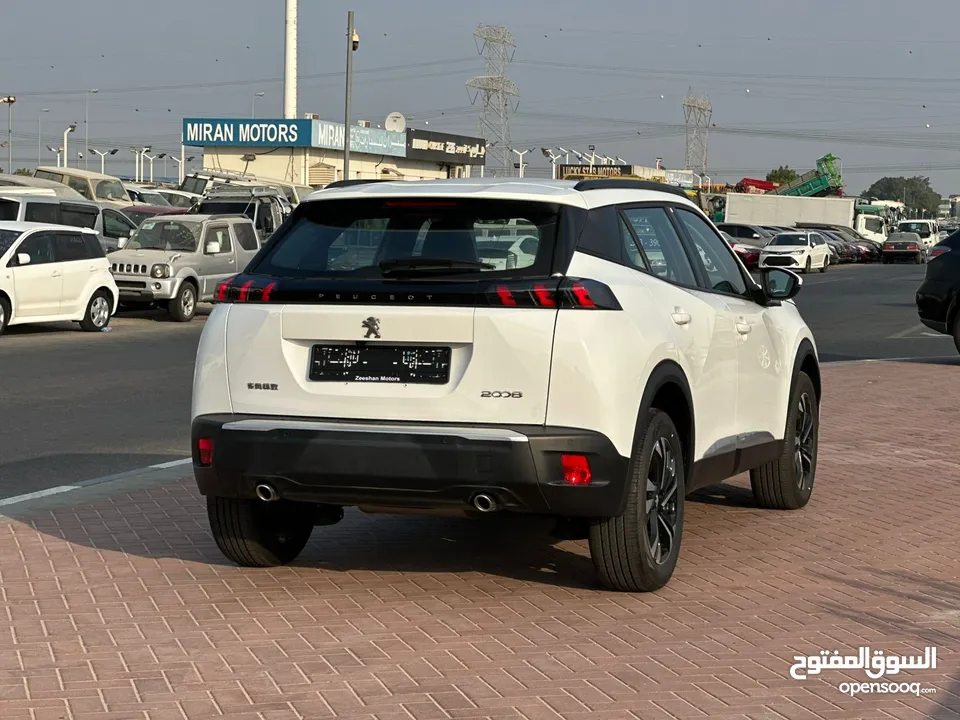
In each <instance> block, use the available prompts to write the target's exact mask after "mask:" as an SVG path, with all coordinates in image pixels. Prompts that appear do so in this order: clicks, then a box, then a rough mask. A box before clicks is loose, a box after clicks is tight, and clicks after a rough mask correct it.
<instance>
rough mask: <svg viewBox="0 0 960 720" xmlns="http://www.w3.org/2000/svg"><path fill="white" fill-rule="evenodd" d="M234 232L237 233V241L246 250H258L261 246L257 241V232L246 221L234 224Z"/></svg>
mask: <svg viewBox="0 0 960 720" xmlns="http://www.w3.org/2000/svg"><path fill="white" fill-rule="evenodd" d="M233 232H235V233H236V235H237V242H238V243H240V247H242V248H243V249H244V250H256V249H257V248H259V246H260V245H259V243H257V233H256V232H255V231H254V229H253V228H252V227H250V226H249V225H247V224H246V223H237V224H236V225H234V226H233Z"/></svg>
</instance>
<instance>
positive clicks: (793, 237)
mask: <svg viewBox="0 0 960 720" xmlns="http://www.w3.org/2000/svg"><path fill="white" fill-rule="evenodd" d="M760 267H761V268H775V267H777V268H786V269H789V270H800V271H801V272H805V273H806V272H810V271H811V270H819V271H820V272H826V271H827V268H828V267H830V246H829V245H827V241H826V240H824V239H823V236H822V235H820V234H819V233H815V232H802V231H798V232H785V233H780V234H779V235H776V236H774V238H773V239H772V240H771V241H770V242H769V243H767V244H766V245H765V246H764V247H763V249H762V250H761V251H760Z"/></svg>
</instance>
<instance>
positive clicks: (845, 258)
mask: <svg viewBox="0 0 960 720" xmlns="http://www.w3.org/2000/svg"><path fill="white" fill-rule="evenodd" d="M819 232H820V234H821V235H823V237H824V238H825V239H826V241H827V244H828V245H829V246H830V248H831V249H832V250H833V251H834V252H835V253H836V255H837V259H838V260H839V262H841V263H853V262H857V260H859V259H860V252H859V251H858V250H855V249H854V247H853V245H851V244H850V242H848V241H847V240H845V239H844V238H843V237H842V236H841V235H840V234H839V233H834V232H831V231H828V230H820V231H819ZM830 262H831V263H832V262H833V259H832V256H831V260H830Z"/></svg>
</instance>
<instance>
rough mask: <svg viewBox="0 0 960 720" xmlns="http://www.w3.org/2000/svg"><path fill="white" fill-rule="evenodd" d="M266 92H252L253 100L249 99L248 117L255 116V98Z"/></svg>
mask: <svg viewBox="0 0 960 720" xmlns="http://www.w3.org/2000/svg"><path fill="white" fill-rule="evenodd" d="M264 95H266V93H262V92H255V93H254V94H253V100H251V101H250V117H252V118H255V117H256V116H257V98H262V97H263V96H264Z"/></svg>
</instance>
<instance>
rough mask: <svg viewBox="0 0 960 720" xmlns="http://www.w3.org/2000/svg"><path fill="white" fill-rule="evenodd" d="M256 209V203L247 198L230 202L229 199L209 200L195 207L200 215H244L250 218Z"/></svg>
mask: <svg viewBox="0 0 960 720" xmlns="http://www.w3.org/2000/svg"><path fill="white" fill-rule="evenodd" d="M256 211H257V204H256V203H255V202H251V201H249V200H239V201H237V202H230V201H229V200H210V201H208V202H202V203H200V205H199V206H198V207H197V212H198V213H200V214H201V215H246V216H247V217H248V218H250V219H251V220H253V219H254V217H253V216H254V213H256Z"/></svg>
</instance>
